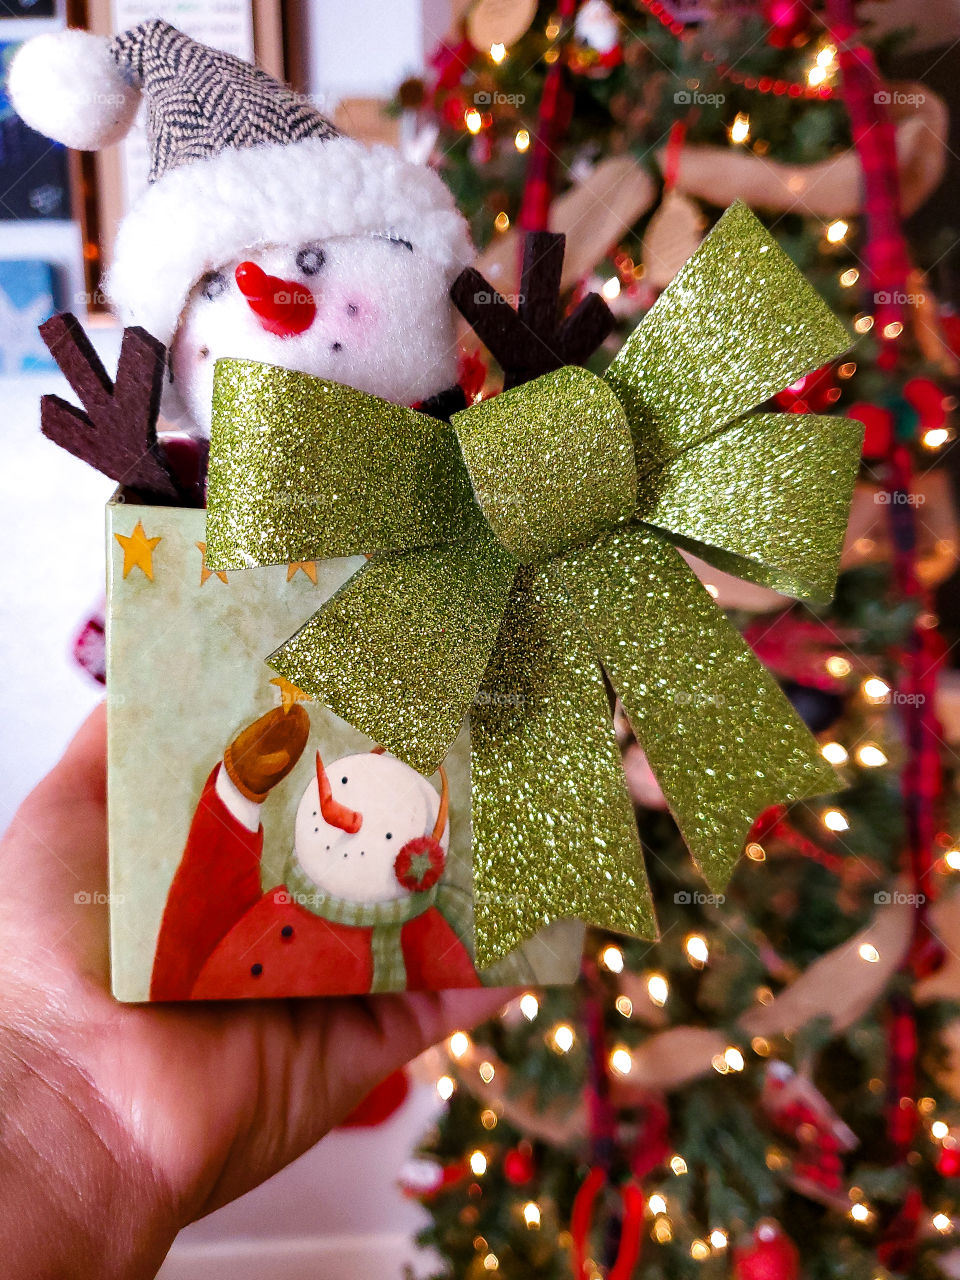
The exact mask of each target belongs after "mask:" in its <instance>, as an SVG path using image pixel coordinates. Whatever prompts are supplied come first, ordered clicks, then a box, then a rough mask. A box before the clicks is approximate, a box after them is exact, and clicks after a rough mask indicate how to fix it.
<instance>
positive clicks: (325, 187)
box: [8, 19, 472, 343]
mask: <svg viewBox="0 0 960 1280" xmlns="http://www.w3.org/2000/svg"><path fill="white" fill-rule="evenodd" d="M8 89H9V92H10V96H11V99H12V101H13V105H14V107H15V109H16V110H17V112H18V114H19V115H20V116H21V117H22V118H23V119H24V120H25V121H26V122H27V124H28V125H30V126H31V127H32V128H34V129H37V130H38V131H39V132H40V133H43V134H45V135H46V136H47V137H50V138H54V139H55V140H56V141H58V142H62V143H63V144H64V145H66V146H68V147H73V148H75V149H77V150H84V151H90V150H99V149H100V148H101V147H105V146H109V145H111V144H112V143H115V142H118V141H120V139H121V138H123V136H124V135H125V134H126V133H127V131H128V130H129V128H130V126H131V125H132V123H133V120H134V118H135V117H136V114H137V109H138V106H139V104H140V102H141V100H145V102H146V104H147V139H148V146H149V154H150V185H149V187H148V188H147V190H146V191H145V192H144V194H143V195H142V196H141V197H140V198H139V199H138V200H137V201H136V202H135V203H134V205H133V207H132V208H131V210H130V212H129V213H128V214H127V215H126V217H125V218H124V219H123V222H122V223H121V225H120V227H119V229H118V231H117V238H116V243H115V246H114V256H113V262H112V264H111V267H110V271H109V273H108V276H107V282H106V284H107V292H108V295H109V296H110V299H111V301H112V302H113V304H114V307H115V309H116V310H117V312H118V314H119V316H120V318H121V320H122V321H123V323H124V324H140V325H142V326H143V327H144V328H145V329H147V330H148V331H149V332H150V333H152V334H153V335H154V336H155V337H157V338H159V339H160V341H161V342H164V343H169V341H170V339H171V338H172V336H173V334H174V333H175V331H176V328H177V324H178V322H179V319H180V315H181V312H182V310H183V306H184V303H185V302H186V299H187V296H188V294H189V293H190V290H191V289H192V287H193V285H194V284H195V283H196V282H197V281H198V280H199V279H200V278H201V277H202V276H203V275H205V274H206V273H207V272H208V271H212V270H215V269H216V268H218V267H220V266H222V265H223V264H224V263H225V262H228V261H230V260H231V259H232V258H234V257H239V256H242V255H243V254H245V253H247V252H248V251H250V250H255V249H258V248H262V247H264V246H266V245H271V244H296V243H303V242H308V241H311V240H323V239H326V238H327V237H329V236H335V235H364V234H384V233H386V234H390V235H397V236H400V237H402V238H403V239H404V240H408V241H409V242H410V243H411V244H412V245H413V246H414V247H415V248H416V249H418V250H419V251H420V252H422V253H424V254H425V255H427V256H428V257H430V258H432V259H434V260H435V261H436V262H437V263H438V264H439V265H440V266H441V267H442V268H443V270H444V271H445V272H446V273H447V274H448V276H449V279H450V281H451V283H452V281H453V279H454V278H455V277H456V275H457V274H458V273H459V272H460V270H461V269H462V268H463V267H464V266H466V265H467V264H468V263H469V261H470V260H471V257H472V250H471V247H470V241H469V235H468V233H467V228H466V223H465V222H464V220H463V218H462V217H461V216H460V214H459V213H457V211H456V208H455V206H454V203H453V198H452V196H451V195H450V192H449V191H448V190H447V188H446V187H445V186H444V184H443V182H442V181H441V180H440V178H439V177H438V176H437V175H436V174H435V173H433V172H432V171H430V170H429V169H426V168H424V167H423V166H421V165H415V164H412V163H411V162H410V161H407V160H404V159H403V158H402V157H401V156H400V155H399V153H398V152H396V151H394V150H393V149H392V148H390V147H384V146H372V147H367V146H364V145H363V144H361V143H359V142H356V141H354V140H353V139H351V138H347V137H344V136H343V135H342V134H341V133H340V132H339V131H338V130H337V129H336V128H335V127H334V126H333V125H332V124H331V123H330V121H329V120H327V119H326V117H325V116H324V115H323V114H322V113H321V112H320V111H319V110H318V109H317V107H316V106H315V105H314V104H313V103H312V102H311V101H310V100H309V99H307V98H305V97H304V96H303V95H301V94H297V93H295V92H294V91H293V90H292V89H290V88H288V86H286V85H284V84H281V83H280V82H279V81H277V80H274V79H273V77H272V76H269V75H267V73H266V72H264V71H261V70H260V69H259V68H258V67H254V66H251V65H250V64H249V63H246V62H244V61H243V60H242V59H240V58H236V57H234V56H233V55H231V54H228V53H223V52H221V51H220V50H217V49H211V48H209V47H208V46H206V45H202V44H200V43H199V42H198V41H196V40H193V39H191V37H190V36H187V35H184V33H183V32H182V31H178V30H177V29H176V28H175V27H172V26H170V24H169V23H166V22H163V21H161V20H160V19H152V20H150V21H147V22H143V23H141V24H140V25H139V26H136V27H133V28H132V29H131V30H129V31H125V32H123V33H122V34H120V35H117V36H115V37H114V38H113V39H112V40H109V39H104V38H102V37H99V36H94V35H91V34H89V33H88V32H85V31H77V30H67V31H60V32H54V33H47V34H44V35H40V36H36V37H35V38H34V39H32V40H29V41H27V43H26V44H24V45H23V46H22V47H21V49H20V50H19V51H18V53H17V54H16V56H15V57H14V59H13V61H12V63H11V66H10V70H9V74H8Z"/></svg>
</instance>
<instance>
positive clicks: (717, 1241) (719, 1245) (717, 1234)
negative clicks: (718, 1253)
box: [710, 1227, 727, 1249]
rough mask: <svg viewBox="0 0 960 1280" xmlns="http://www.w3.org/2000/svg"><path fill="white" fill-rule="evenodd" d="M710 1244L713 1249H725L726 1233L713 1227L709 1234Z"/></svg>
mask: <svg viewBox="0 0 960 1280" xmlns="http://www.w3.org/2000/svg"><path fill="white" fill-rule="evenodd" d="M710 1243H711V1244H712V1245H713V1247H714V1248H715V1249H725V1248H726V1247H727V1233H726V1232H725V1231H721V1230H720V1228H719V1227H714V1229H713V1230H712V1231H711V1232H710Z"/></svg>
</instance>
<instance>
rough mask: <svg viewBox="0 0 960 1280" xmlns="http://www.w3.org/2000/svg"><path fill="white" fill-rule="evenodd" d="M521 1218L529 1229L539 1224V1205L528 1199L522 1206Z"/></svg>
mask: <svg viewBox="0 0 960 1280" xmlns="http://www.w3.org/2000/svg"><path fill="white" fill-rule="evenodd" d="M523 1220H524V1222H525V1223H526V1224H527V1226H528V1227H529V1228H531V1229H533V1228H535V1227H539V1225H540V1206H539V1205H538V1204H537V1203H536V1202H535V1201H534V1200H528V1201H527V1203H526V1204H525V1205H524V1206H523Z"/></svg>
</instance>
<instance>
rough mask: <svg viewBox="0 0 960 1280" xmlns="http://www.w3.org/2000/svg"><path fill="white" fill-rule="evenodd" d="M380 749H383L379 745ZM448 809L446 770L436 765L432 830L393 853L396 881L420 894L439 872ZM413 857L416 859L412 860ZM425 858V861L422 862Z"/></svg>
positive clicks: (445, 858) (442, 863)
mask: <svg viewBox="0 0 960 1280" xmlns="http://www.w3.org/2000/svg"><path fill="white" fill-rule="evenodd" d="M380 750H381V751H382V750H383V748H382V747H381V748H380ZM449 809H450V787H449V784H448V782H447V771H446V769H444V767H443V765H441V766H440V808H439V809H438V810H437V820H436V822H435V823H434V824H433V831H432V833H431V834H430V835H428V836H414V838H413V839H412V840H408V841H407V843H406V844H405V845H404V846H403V848H402V849H401V850H400V852H399V853H398V854H397V858H396V861H395V862H394V864H393V871H394V874H395V875H396V877H397V880H398V882H399V883H400V885H401V886H402V887H403V888H404V889H408V890H409V891H410V892H411V893H423V892H424V890H426V889H432V888H433V886H434V885H435V884H436V883H437V881H438V880H439V879H440V877H441V876H442V875H443V868H444V866H445V864H446V860H447V855H446V854H445V853H444V851H443V845H442V844H441V843H440V841H441V840H442V839H443V830H444V827H446V825H447V814H448V812H449ZM414 859H416V861H414ZM424 859H426V861H424Z"/></svg>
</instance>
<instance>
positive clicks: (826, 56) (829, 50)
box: [817, 44, 837, 67]
mask: <svg viewBox="0 0 960 1280" xmlns="http://www.w3.org/2000/svg"><path fill="white" fill-rule="evenodd" d="M836 56H837V46H836V45H835V44H825V45H824V46H823V48H822V49H821V50H820V51H819V52H818V53H817V66H818V67H829V66H830V64H831V63H832V62H833V60H834V58H835V57H836Z"/></svg>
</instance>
